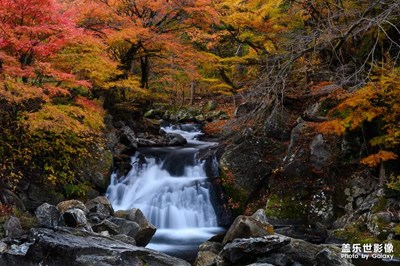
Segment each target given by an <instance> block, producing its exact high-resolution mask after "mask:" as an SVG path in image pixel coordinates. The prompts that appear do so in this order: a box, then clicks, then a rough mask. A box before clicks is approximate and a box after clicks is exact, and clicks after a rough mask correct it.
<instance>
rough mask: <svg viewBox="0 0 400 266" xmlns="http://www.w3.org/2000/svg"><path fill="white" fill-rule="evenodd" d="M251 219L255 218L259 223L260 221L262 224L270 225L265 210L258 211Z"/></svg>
mask: <svg viewBox="0 0 400 266" xmlns="http://www.w3.org/2000/svg"><path fill="white" fill-rule="evenodd" d="M251 217H253V218H254V219H256V220H257V221H259V222H260V223H263V224H269V222H268V218H267V216H266V215H265V210H264V209H258V210H257V211H256V212H255V213H253V215H252V216H251Z"/></svg>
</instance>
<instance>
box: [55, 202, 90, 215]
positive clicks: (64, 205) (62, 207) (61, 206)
mask: <svg viewBox="0 0 400 266" xmlns="http://www.w3.org/2000/svg"><path fill="white" fill-rule="evenodd" d="M57 209H58V210H59V211H60V212H61V213H64V212H66V211H67V210H69V209H80V210H82V211H83V212H84V213H85V215H86V214H88V213H89V210H88V208H87V207H86V206H85V204H83V203H82V202H81V201H79V200H66V201H62V202H60V203H58V204H57Z"/></svg>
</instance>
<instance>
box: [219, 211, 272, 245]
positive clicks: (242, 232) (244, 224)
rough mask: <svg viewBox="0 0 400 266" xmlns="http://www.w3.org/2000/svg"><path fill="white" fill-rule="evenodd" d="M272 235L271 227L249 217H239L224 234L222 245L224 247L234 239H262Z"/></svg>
mask: <svg viewBox="0 0 400 266" xmlns="http://www.w3.org/2000/svg"><path fill="white" fill-rule="evenodd" d="M273 233H274V229H273V227H272V225H270V224H268V223H261V222H259V221H257V220H256V219H254V218H253V217H250V216H244V215H240V216H239V217H237V218H236V219H235V221H234V222H233V224H232V225H231V227H230V228H229V230H228V231H227V232H226V235H225V237H224V240H223V241H222V244H224V245H225V244H226V243H228V242H230V241H232V240H234V239H236V238H250V237H263V236H266V235H271V234H273Z"/></svg>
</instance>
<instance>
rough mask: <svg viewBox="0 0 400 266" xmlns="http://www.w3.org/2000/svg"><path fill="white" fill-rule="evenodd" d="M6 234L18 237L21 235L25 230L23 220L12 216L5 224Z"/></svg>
mask: <svg viewBox="0 0 400 266" xmlns="http://www.w3.org/2000/svg"><path fill="white" fill-rule="evenodd" d="M3 227H4V231H5V233H6V236H8V237H12V238H16V237H20V236H21V235H22V234H23V233H24V231H23V230H22V226H21V222H20V221H19V219H18V218H17V217H15V216H11V217H10V218H9V219H8V220H7V221H6V222H5V223H4V225H3Z"/></svg>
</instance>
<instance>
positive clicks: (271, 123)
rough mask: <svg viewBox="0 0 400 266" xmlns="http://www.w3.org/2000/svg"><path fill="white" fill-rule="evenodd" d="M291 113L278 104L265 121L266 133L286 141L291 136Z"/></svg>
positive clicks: (268, 135)
mask: <svg viewBox="0 0 400 266" xmlns="http://www.w3.org/2000/svg"><path fill="white" fill-rule="evenodd" d="M290 122H291V115H290V113H289V112H288V111H287V110H286V108H285V107H283V106H282V105H280V104H278V105H276V106H275V108H274V109H273V110H272V111H271V114H270V115H269V117H268V118H267V119H266V121H265V135H266V136H267V137H272V138H275V139H278V140H282V141H286V140H289V138H290V126H289V124H290Z"/></svg>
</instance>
